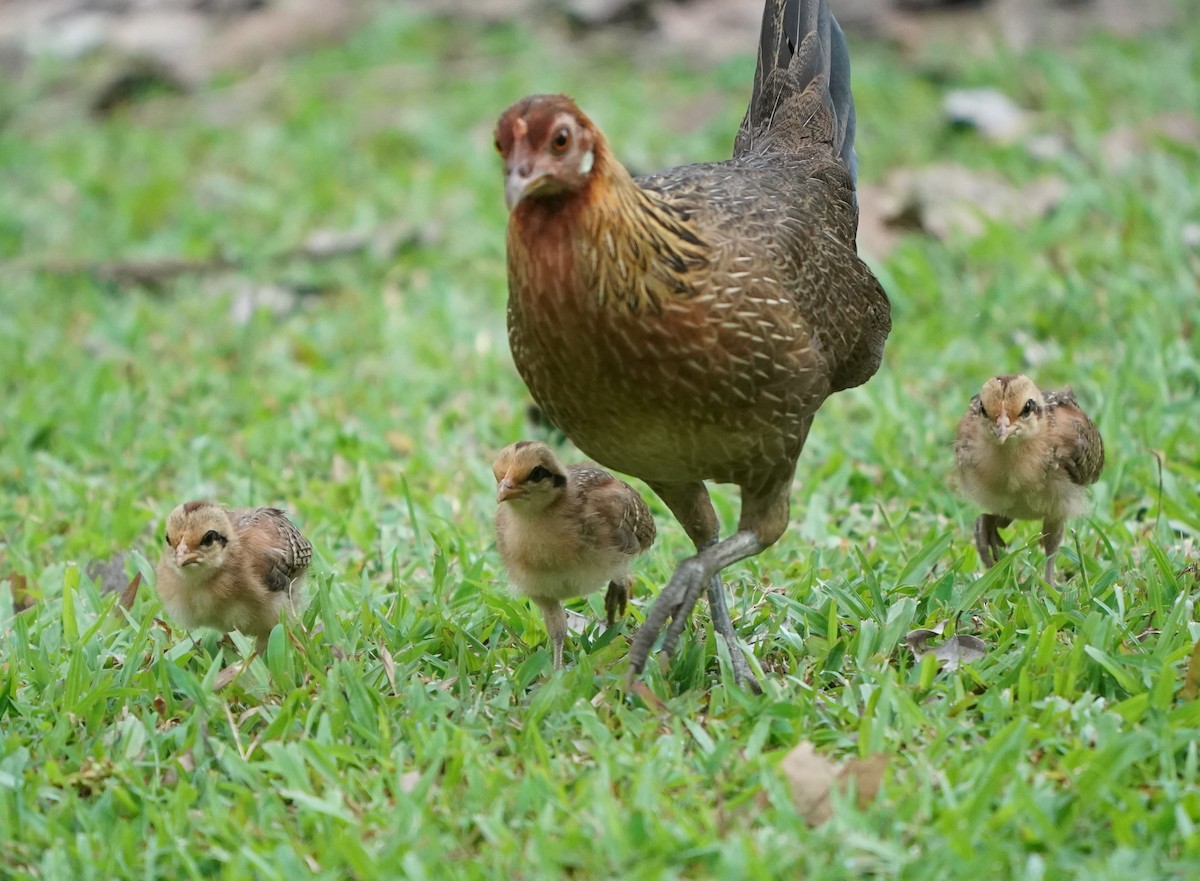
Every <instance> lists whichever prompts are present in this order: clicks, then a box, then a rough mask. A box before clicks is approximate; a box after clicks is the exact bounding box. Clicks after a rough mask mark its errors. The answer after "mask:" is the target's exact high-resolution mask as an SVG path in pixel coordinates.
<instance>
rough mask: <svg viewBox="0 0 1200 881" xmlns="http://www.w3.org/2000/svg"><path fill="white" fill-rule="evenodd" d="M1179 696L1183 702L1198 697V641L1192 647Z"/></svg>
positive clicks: (1199, 653) (1199, 647) (1199, 662)
mask: <svg viewBox="0 0 1200 881" xmlns="http://www.w3.org/2000/svg"><path fill="white" fill-rule="evenodd" d="M1179 696H1180V697H1182V698H1183V699H1184V700H1188V701H1193V700H1195V699H1196V698H1197V697H1198V696H1200V639H1198V640H1196V644H1195V646H1193V647H1192V657H1191V659H1190V660H1189V661H1188V668H1187V673H1186V674H1184V677H1183V689H1182V690H1181V691H1180V692H1179Z"/></svg>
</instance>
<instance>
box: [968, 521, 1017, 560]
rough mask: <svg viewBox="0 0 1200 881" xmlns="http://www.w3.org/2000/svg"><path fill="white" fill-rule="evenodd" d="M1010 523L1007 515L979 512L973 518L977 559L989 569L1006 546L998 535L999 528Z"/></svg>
mask: <svg viewBox="0 0 1200 881" xmlns="http://www.w3.org/2000/svg"><path fill="white" fill-rule="evenodd" d="M1011 523H1012V519H1011V518H1009V517H1001V516H1000V515H999V514H980V515H979V517H978V518H977V519H976V520H975V549H976V550H977V551H979V559H980V561H981V562H982V563H983V565H984V566H985V567H986V568H988V569H991V568H992V567H993V566H995V565H996V564H997V563H998V562H1000V557H1001V555H1002V554H1003V553H1004V549H1005V548H1006V547H1008V542H1006V541H1005V540H1004V539H1003V538H1001V536H1000V530H1001V529H1004V528H1005V527H1006V526H1008V525H1009V524H1011Z"/></svg>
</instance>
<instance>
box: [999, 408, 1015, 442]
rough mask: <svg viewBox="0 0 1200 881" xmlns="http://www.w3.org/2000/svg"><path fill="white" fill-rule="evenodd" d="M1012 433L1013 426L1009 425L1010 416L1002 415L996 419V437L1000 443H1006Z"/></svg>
mask: <svg viewBox="0 0 1200 881" xmlns="http://www.w3.org/2000/svg"><path fill="white" fill-rule="evenodd" d="M1011 431H1012V426H1011V425H1010V424H1009V421H1008V414H1007V413H1001V414H1000V415H999V416H997V417H996V437H998V438H999V439H1000V443H1004V441H1005V440H1006V439H1007V438H1008V435H1009V433H1010V432H1011Z"/></svg>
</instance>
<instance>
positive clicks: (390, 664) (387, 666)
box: [379, 643, 400, 695]
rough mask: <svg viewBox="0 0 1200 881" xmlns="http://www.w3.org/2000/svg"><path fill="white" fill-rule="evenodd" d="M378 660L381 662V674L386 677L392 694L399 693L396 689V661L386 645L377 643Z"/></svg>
mask: <svg viewBox="0 0 1200 881" xmlns="http://www.w3.org/2000/svg"><path fill="white" fill-rule="evenodd" d="M379 660H380V661H382V662H383V675H384V676H386V677H387V681H388V685H390V686H391V687H392V694H393V695H399V694H400V692H399V691H397V690H396V662H395V660H393V658H392V653H391V652H389V651H388V650H387V646H385V645H383V644H382V643H380V645H379Z"/></svg>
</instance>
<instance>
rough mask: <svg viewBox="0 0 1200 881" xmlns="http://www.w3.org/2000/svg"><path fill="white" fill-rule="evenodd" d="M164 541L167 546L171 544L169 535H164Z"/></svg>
mask: <svg viewBox="0 0 1200 881" xmlns="http://www.w3.org/2000/svg"><path fill="white" fill-rule="evenodd" d="M163 541H164V542H166V543H167V544H170V543H171V536H170V534H169V533H166V532H164V533H163Z"/></svg>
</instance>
